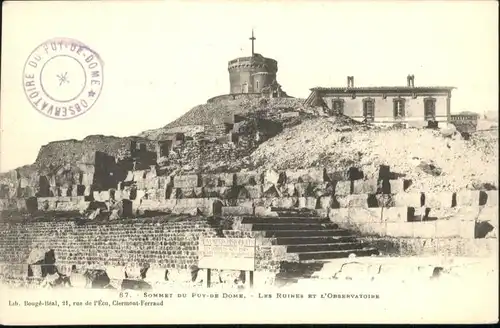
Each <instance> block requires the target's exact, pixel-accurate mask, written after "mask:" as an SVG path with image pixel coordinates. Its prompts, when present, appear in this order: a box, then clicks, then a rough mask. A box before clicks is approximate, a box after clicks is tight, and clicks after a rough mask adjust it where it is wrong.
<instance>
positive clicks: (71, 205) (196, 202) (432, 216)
mask: <svg viewBox="0 0 500 328" xmlns="http://www.w3.org/2000/svg"><path fill="white" fill-rule="evenodd" d="M129 178H130V181H129V182H133V185H129V186H125V187H124V188H123V189H122V190H117V189H110V190H107V191H93V192H92V193H90V194H88V195H84V196H74V197H47V198H38V199H36V201H35V206H36V209H37V210H38V211H42V212H43V211H48V212H68V211H75V212H77V211H84V210H86V209H88V208H89V206H91V204H92V203H94V202H101V203H104V204H106V206H107V208H108V209H110V210H112V209H114V208H119V209H120V213H121V216H122V217H135V216H141V215H145V214H147V213H148V212H159V213H172V214H178V215H180V214H191V215H194V214H202V215H204V216H214V215H216V216H224V217H241V216H244V215H257V216H263V215H267V214H270V213H271V208H272V207H278V208H307V209H311V210H315V211H316V212H317V213H319V214H320V215H321V216H323V217H329V218H330V220H331V221H333V222H336V223H339V224H341V226H342V227H344V228H349V229H351V230H354V231H356V232H358V234H360V235H362V236H364V237H366V238H372V240H375V241H376V240H377V239H379V240H381V241H384V240H385V241H394V240H396V239H397V240H401V239H408V240H415V239H422V240H435V239H442V240H441V242H443V243H448V242H454V241H457V240H458V239H466V240H468V239H471V240H476V239H495V240H496V238H497V229H498V213H497V209H498V191H497V190H484V191H478V190H463V191H459V192H455V193H452V192H441V193H429V192H425V193H419V192H406V188H407V187H408V186H409V183H410V182H409V181H408V180H402V179H392V180H391V179H389V180H376V179H372V180H365V179H352V180H334V179H333V178H334V177H332V174H329V173H328V172H327V171H326V170H323V169H314V170H313V169H311V170H295V171H283V172H272V171H266V172H260V173H259V172H244V173H223V174H205V175H202V174H192V175H176V176H169V177H165V176H154V174H150V175H148V173H146V172H145V171H144V172H134V174H131V175H130V177H129ZM32 201H33V200H32ZM3 204H4V207H6V206H5V201H4V202H3ZM26 204H27V202H23V201H20V200H17V201H16V206H19V207H20V209H21V210H23V209H24V210H25V211H26V210H27V209H28V208H27V205H26ZM30 206H31V207H32V208H33V204H31V205H30ZM474 242H477V243H487V242H484V241H477V240H476V241H474ZM396 246H397V245H396ZM396 246H394V251H395V252H399V249H398V248H397V247H396ZM427 246H429V245H427ZM415 247H417V246H415ZM429 247H431V248H432V247H433V246H429ZM457 247H458V246H457ZM417 248H418V247H417ZM419 252H420V250H419V249H415V250H414V253H415V254H418V253H419ZM436 253H437V250H436Z"/></svg>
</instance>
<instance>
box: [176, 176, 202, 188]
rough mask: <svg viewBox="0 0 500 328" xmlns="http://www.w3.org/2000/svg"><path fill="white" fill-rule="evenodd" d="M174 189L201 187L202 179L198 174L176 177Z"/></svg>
mask: <svg viewBox="0 0 500 328" xmlns="http://www.w3.org/2000/svg"><path fill="white" fill-rule="evenodd" d="M174 187H176V188H195V187H201V179H200V176H198V175H197V174H190V175H176V176H174Z"/></svg>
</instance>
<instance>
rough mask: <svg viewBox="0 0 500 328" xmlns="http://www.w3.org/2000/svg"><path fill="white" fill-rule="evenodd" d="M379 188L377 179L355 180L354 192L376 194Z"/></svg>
mask: <svg viewBox="0 0 500 328" xmlns="http://www.w3.org/2000/svg"><path fill="white" fill-rule="evenodd" d="M377 188H378V182H377V180H375V179H372V180H361V179H360V180H354V181H353V194H375V193H376V192H377Z"/></svg>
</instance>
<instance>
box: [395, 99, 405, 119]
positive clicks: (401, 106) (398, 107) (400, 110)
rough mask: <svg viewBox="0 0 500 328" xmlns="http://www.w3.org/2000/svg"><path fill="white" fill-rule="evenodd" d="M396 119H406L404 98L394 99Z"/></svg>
mask: <svg viewBox="0 0 500 328" xmlns="http://www.w3.org/2000/svg"><path fill="white" fill-rule="evenodd" d="M394 117H395V118H403V117H405V100H404V99H402V98H397V99H394Z"/></svg>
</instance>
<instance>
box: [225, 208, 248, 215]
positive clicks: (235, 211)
mask: <svg viewBox="0 0 500 328" xmlns="http://www.w3.org/2000/svg"><path fill="white" fill-rule="evenodd" d="M222 215H223V216H243V215H253V207H244V206H224V207H222Z"/></svg>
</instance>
